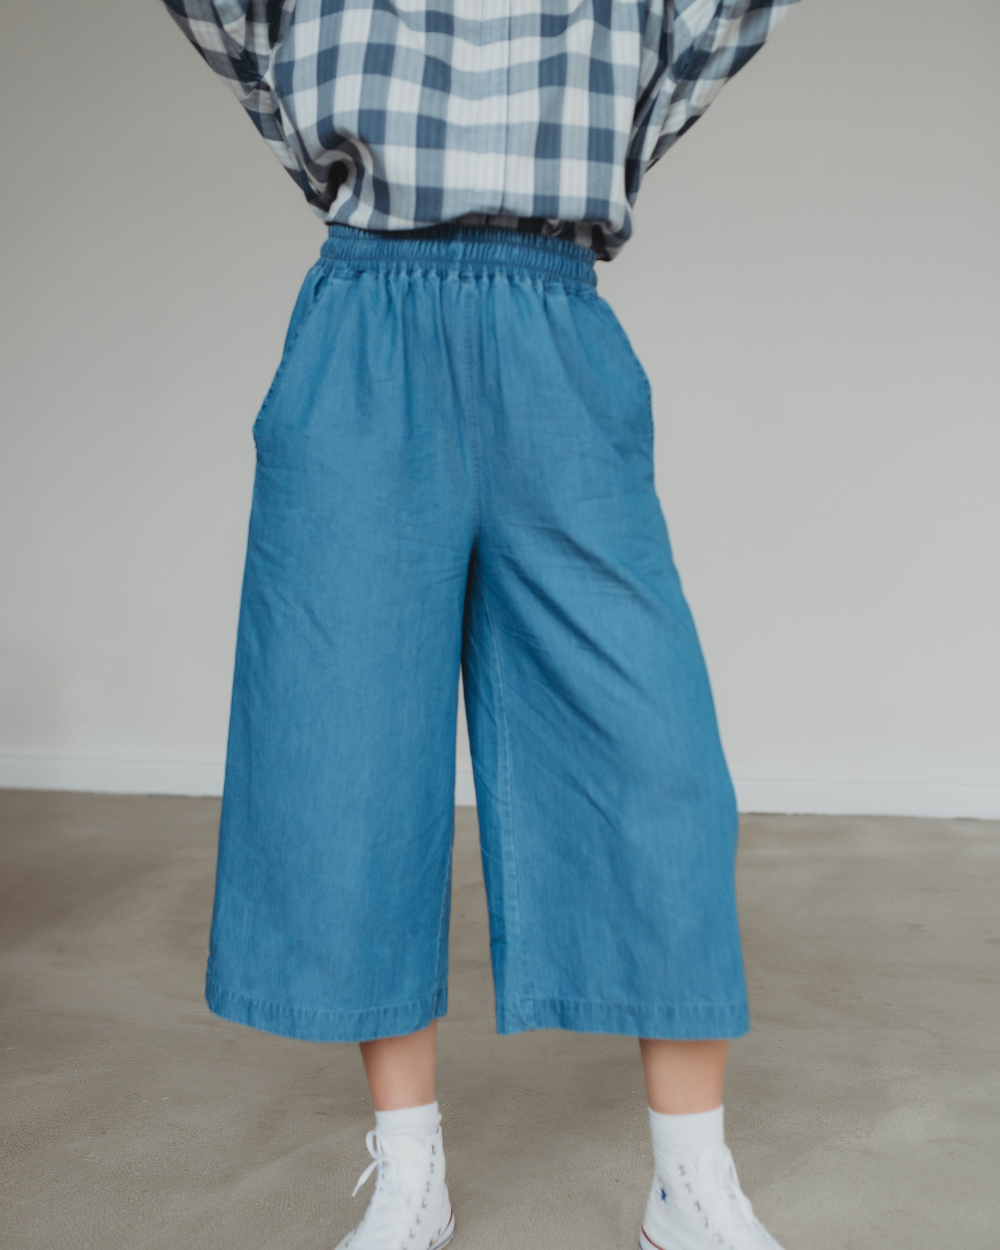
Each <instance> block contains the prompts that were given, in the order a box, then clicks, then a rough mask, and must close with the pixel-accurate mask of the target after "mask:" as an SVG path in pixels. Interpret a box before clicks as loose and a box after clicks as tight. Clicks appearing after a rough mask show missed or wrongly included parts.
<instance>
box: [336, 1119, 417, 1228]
mask: <svg viewBox="0 0 1000 1250" xmlns="http://www.w3.org/2000/svg"><path fill="white" fill-rule="evenodd" d="M365 1145H366V1146H367V1147H368V1153H369V1154H370V1155H371V1156H372V1161H371V1163H369V1164H368V1166H367V1167H366V1168H365V1170H364V1171H363V1172H362V1173H361V1175H360V1176H359V1177H358V1181H357V1184H356V1185H355V1186H354V1189H353V1190H352V1191H351V1197H352V1198H353V1197H354V1195H355V1194H356V1193H357V1192H358V1190H359V1189H360V1188H361V1186H362V1185H363V1184H364V1183H365V1181H366V1180H367V1179H368V1178H369V1176H371V1174H372V1173H373V1172H374V1173H375V1191H374V1193H373V1194H372V1196H371V1200H370V1201H369V1203H368V1209H367V1211H365V1214H364V1216H363V1217H362V1220H361V1223H360V1224H359V1225H358V1226H357V1229H356V1230H355V1234H356V1235H358V1234H361V1232H362V1230H364V1242H365V1244H366V1245H373V1246H374V1245H378V1246H384V1247H385V1248H386V1250H408V1245H407V1243H408V1240H411V1239H412V1238H414V1237H415V1236H416V1232H417V1227H416V1226H417V1225H419V1224H420V1223H421V1221H422V1209H423V1208H425V1207H426V1206H427V1194H428V1193H429V1192H430V1189H431V1180H430V1173H432V1172H433V1171H434V1163H433V1162H432V1161H430V1160H429V1153H430V1152H429V1151H428V1150H426V1148H425V1151H424V1161H423V1165H422V1166H421V1165H417V1166H416V1167H412V1168H411V1167H402V1166H400V1164H399V1161H398V1160H397V1159H396V1158H395V1157H394V1155H393V1154H392V1152H391V1150H390V1149H388V1148H387V1147H386V1145H385V1144H383V1142H382V1141H381V1140H380V1139H379V1137H378V1134H377V1133H376V1131H375V1130H374V1129H371V1130H369V1132H368V1133H367V1134H366V1135H365ZM406 1213H411V1214H410V1218H409V1220H407V1219H406ZM404 1226H405V1227H404ZM401 1229H403V1234H402V1236H401V1234H400V1230H401Z"/></svg>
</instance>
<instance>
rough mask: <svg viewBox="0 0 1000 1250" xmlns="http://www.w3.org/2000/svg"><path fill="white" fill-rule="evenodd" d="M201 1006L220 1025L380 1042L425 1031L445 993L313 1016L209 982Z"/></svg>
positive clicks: (441, 1010) (444, 1006)
mask: <svg viewBox="0 0 1000 1250" xmlns="http://www.w3.org/2000/svg"><path fill="white" fill-rule="evenodd" d="M205 1001H206V1002H207V1003H208V1006H209V1009H210V1010H211V1011H212V1012H213V1013H214V1014H215V1015H217V1016H221V1017H222V1019H223V1020H232V1021H234V1022H235V1023H236V1024H246V1025H249V1027H250V1028H252V1029H260V1030H262V1031H263V1032H265V1033H277V1034H279V1035H280V1036H281V1037H294V1038H298V1039H299V1040H300V1041H306V1042H371V1041H375V1040H376V1039H378V1038H380V1037H403V1036H405V1035H406V1034H407V1033H415V1032H416V1031H417V1030H418V1029H425V1028H426V1027H427V1026H428V1025H429V1024H430V1023H431V1022H432V1021H433V1020H437V1019H439V1018H440V1017H441V1016H443V1015H444V1014H445V1012H446V1011H447V1010H448V988H447V986H444V985H442V986H440V987H439V988H438V989H437V990H436V991H435V992H434V993H433V994H431V995H430V996H429V997H428V998H419V999H415V1000H414V1001H413V1002H409V1003H397V1004H396V1005H394V1006H392V1007H370V1008H367V1009H365V1010H363V1011H314V1010H307V1009H305V1008H302V1007H292V1006H289V1005H288V1004H285V1003H275V1002H270V1001H269V1000H267V999H263V998H255V997H254V996H253V995H252V994H243V993H241V992H240V991H238V990H232V989H229V988H228V987H226V986H224V985H219V984H218V982H215V981H213V980H212V979H211V978H209V979H208V980H207V981H206V984H205Z"/></svg>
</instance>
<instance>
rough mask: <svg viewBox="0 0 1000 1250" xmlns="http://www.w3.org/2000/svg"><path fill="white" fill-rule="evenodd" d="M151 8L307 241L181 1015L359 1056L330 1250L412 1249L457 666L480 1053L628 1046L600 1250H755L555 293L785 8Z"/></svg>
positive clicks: (270, 423) (639, 594)
mask: <svg viewBox="0 0 1000 1250" xmlns="http://www.w3.org/2000/svg"><path fill="white" fill-rule="evenodd" d="M165 3H166V4H167V7H168V8H169V10H170V12H171V14H172V16H173V17H174V18H175V19H176V21H177V22H178V23H179V25H180V26H181V28H182V29H183V31H184V33H185V34H186V35H187V36H188V38H189V39H190V40H191V41H192V42H193V43H194V45H195V47H196V48H197V49H198V50H199V52H200V53H201V54H202V56H203V57H204V59H205V60H206V61H207V62H208V64H209V65H210V67H211V68H212V69H213V70H214V71H216V73H218V74H219V75H220V76H221V77H222V78H223V79H224V80H225V81H226V82H227V83H228V84H229V85H230V86H231V87H232V88H233V89H234V90H235V92H236V94H237V95H238V97H239V99H240V101H241V102H242V104H243V106H244V108H245V109H246V110H247V112H248V113H249V115H250V117H251V118H252V120H253V121H254V123H255V124H256V126H257V127H258V129H259V131H260V133H261V135H262V136H263V137H264V139H265V140H266V141H267V142H268V144H269V145H270V146H271V148H272V149H273V151H274V152H275V154H276V155H277V156H278V158H279V159H280V160H281V162H282V163H283V164H284V166H285V168H286V169H287V170H288V172H289V173H290V174H291V176H292V177H293V178H294V180H295V181H296V183H297V184H298V186H299V187H300V188H301V190H302V191H303V193H304V194H305V197H306V199H307V201H308V202H309V203H310V205H311V206H312V207H313V209H314V210H315V211H316V212H317V213H318V214H319V216H320V217H321V218H322V220H323V221H324V222H325V223H326V225H327V238H326V241H325V242H324V244H323V246H322V249H321V252H320V257H319V259H318V261H317V262H316V264H315V265H314V266H313V268H312V269H311V270H310V271H309V273H308V275H307V276H306V278H305V281H304V283H303V285H302V288H301V291H300V294H299V297H298V300H297V302H296V304H295V308H294V310H293V312H292V316H291V322H290V325H289V329H288V333H287V336H286V339H285V346H284V351H283V354H282V358H281V362H280V364H279V366H278V370H277V373H276V374H275V377H274V381H273V383H272V386H271V389H270V391H269V393H268V395H267V397H266V398H265V400H264V403H263V406H262V408H261V410H260V413H259V414H258V417H257V420H256V423H255V425H254V437H255V440H256V448H257V468H256V477H255V482H254V492H253V502H252V509H251V517H250V527H249V537H248V545H247V557H246V566H245V572H244V580H243V588H242V598H241V605H240V615H239V625H238V634H237V653H236V664H235V673H234V679H233V696H232V708H231V718H230V728H229V740H228V754H227V763H226V777H225V788H224V795H223V809H222V817H221V826H220V840H219V859H218V872H217V878H216V894H215V907H214V914H213V921H212V933H211V945H210V954H209V963H208V970H207V991H206V994H207V1000H208V1004H209V1006H210V1007H211V1009H212V1010H213V1011H214V1012H216V1013H217V1014H219V1015H220V1016H222V1017H224V1018H226V1019H229V1020H234V1021H240V1022H242V1023H244V1024H247V1025H250V1026H253V1027H255V1028H258V1029H264V1030H268V1031H270V1032H273V1033H277V1034H283V1035H286V1036H289V1037H296V1038H306V1039H313V1040H320V1041H339V1042H358V1043H360V1045H361V1053H362V1057H363V1060H364V1066H365V1071H366V1073H367V1078H368V1082H369V1086H370V1089H371V1094H372V1099H373V1102H374V1107H375V1120H376V1124H375V1128H374V1129H373V1130H372V1131H371V1132H369V1134H368V1137H367V1143H368V1149H369V1152H370V1153H371V1155H372V1163H371V1165H370V1166H369V1168H368V1169H367V1170H366V1171H365V1172H364V1173H363V1174H362V1178H361V1181H359V1185H360V1184H361V1182H362V1181H364V1180H365V1179H366V1178H367V1177H368V1176H369V1175H370V1174H371V1172H373V1171H374V1172H375V1174H376V1179H375V1190H374V1194H373V1196H372V1198H371V1200H370V1202H369V1205H368V1208H367V1212H366V1214H365V1216H364V1218H363V1219H362V1220H361V1222H360V1224H359V1225H358V1226H357V1227H356V1228H355V1229H354V1230H353V1232H351V1233H349V1234H348V1235H347V1236H346V1237H345V1238H344V1240H343V1241H342V1242H341V1243H340V1246H341V1250H344V1248H345V1247H351V1250H397V1248H399V1250H439V1247H441V1246H443V1245H444V1244H445V1243H446V1242H447V1241H448V1240H449V1239H450V1238H451V1236H452V1235H453V1233H454V1229H455V1221H454V1214H453V1212H452V1209H451V1205H450V1201H449V1197H448V1190H447V1185H446V1182H445V1156H444V1150H443V1144H442V1136H441V1124H440V1120H441V1117H440V1113H439V1110H438V1106H437V1103H436V1101H435V1089H434V1068H435V1060H434V1056H435V1037H436V1022H437V1020H438V1019H439V1018H440V1017H441V1016H443V1015H444V1014H445V1011H446V1007H447V935H448V919H449V899H450V873H451V867H450V865H451V846H452V838H453V827H454V826H453V822H454V767H455V732H456V716H457V699H458V679H459V672H460V670H461V674H462V676H463V680H464V691H465V700H466V708H467V715H468V723H469V733H470V742H471V747H472V754H473V764H474V771H475V784H476V794H477V806H478V814H479V822H480V839H481V850H482V860H483V869H484V876H485V881H486V888H487V896H488V907H489V924H490V949H491V958H492V968H493V974H494V984H495V993H496V1013H497V1029H498V1031H499V1032H500V1033H517V1032H519V1031H522V1030H526V1029H539V1028H557V1029H571V1030H581V1031H590V1032H602V1033H617V1034H623V1035H627V1036H633V1037H637V1038H638V1039H640V1040H639V1046H640V1051H641V1059H642V1064H643V1068H644V1073H645V1080H646V1089H647V1094H648V1102H649V1117H650V1123H651V1128H652V1137H653V1154H654V1177H653V1183H652V1186H651V1190H650V1196H649V1201H648V1204H647V1208H646V1214H645V1217H644V1219H643V1223H642V1226H641V1232H640V1234H639V1236H640V1243H641V1245H642V1246H643V1247H645V1250H681V1248H682V1247H683V1248H685V1250H699V1247H709V1246H711V1247H718V1246H723V1247H728V1248H729V1250H763V1248H764V1247H770V1248H771V1250H776V1248H777V1246H778V1243H777V1242H776V1241H775V1240H774V1239H773V1238H772V1237H771V1236H770V1235H769V1234H768V1233H767V1231H766V1230H765V1229H764V1227H763V1225H762V1224H761V1223H760V1221H759V1220H758V1219H757V1217H756V1216H755V1214H754V1212H753V1208H752V1207H751V1205H750V1203H749V1201H748V1200H747V1198H746V1197H745V1196H744V1194H743V1193H742V1190H741V1188H740V1185H739V1181H738V1179H737V1174H736V1171H735V1168H734V1165H733V1160H732V1156H731V1154H730V1153H729V1150H728V1148H727V1146H726V1144H725V1136H724V1132H723V1107H722V1091H723V1075H724V1070H725V1064H726V1053H727V1043H728V1040H729V1039H731V1038H735V1037H739V1036H741V1035H743V1034H744V1033H746V1031H747V1030H748V1028H749V1022H748V1013H747V1002H746V990H745V983H744V973H743V964H742V955H741V949H740V938H739V929H738V924H737V916H736V905H735V892H734V885H733V867H734V856H735V846H736V832H737V816H736V806H735V800H734V795H733V789H732V785H731V781H730V777H729V773H728V770H727V766H726V763H725V759H724V756H723V752H722V748H721V745H720V741H719V734H718V729H717V725H716V719H715V711H714V707H713V702H712V695H711V691H710V687H709V681H708V676H707V672H706V669H705V665H704V661H703V658H702V654H701V650H700V646H699V642H698V638H697V634H696V632H695V627H694V624H693V622H692V619H691V615H690V612H689V610H688V607H687V604H686V602H685V599H684V596H683V593H682V590H681V585H680V581H679V578H678V574H677V571H676V568H675V565H674V562H673V558H672V555H671V548H670V543H669V538H668V535H667V531H666V527H665V523H664V520H663V515H662V512H661V509H660V505H659V501H658V498H657V495H656V491H655V486H654V479H653V419H652V400H651V395H650V388H649V382H648V379H647V376H646V374H645V371H644V369H643V367H642V365H641V364H640V362H639V361H638V359H637V357H636V356H635V354H634V352H633V350H632V348H631V345H630V343H629V341H628V338H627V336H626V334H625V332H624V330H623V329H622V327H621V325H620V324H619V322H618V321H617V319H616V317H615V315H614V313H613V312H612V310H611V308H610V306H609V305H608V304H607V303H606V302H605V301H604V300H603V299H602V298H601V297H600V296H598V294H597V292H596V262H597V261H598V260H601V261H605V262H607V261H611V260H612V259H613V258H614V257H615V256H616V255H617V254H618V253H619V252H620V250H621V249H622V247H624V245H625V244H626V242H627V241H628V240H629V238H630V237H631V234H632V231H633V215H632V214H633V206H634V203H635V199H636V195H637V193H638V190H639V185H640V182H641V180H642V178H643V177H644V175H645V173H646V172H647V171H648V170H649V168H650V167H651V166H652V165H653V164H655V163H656V161H658V160H659V159H660V158H661V157H662V156H663V155H664V153H665V152H666V151H667V150H668V149H669V148H670V146H671V145H672V144H673V143H674V142H675V141H676V140H677V139H678V138H679V137H680V136H681V135H682V134H683V133H684V132H685V131H686V130H688V129H689V127H690V126H691V125H692V124H693V123H694V122H695V121H696V120H697V119H698V117H700V116H701V115H702V113H704V111H705V110H706V108H707V107H708V106H709V104H710V103H711V101H712V100H713V98H714V97H715V95H716V93H717V92H718V91H719V89H720V88H721V87H722V86H723V85H724V83H725V82H727V81H728V80H729V79H730V78H731V77H732V76H733V75H734V74H735V73H737V72H738V71H739V69H741V68H742V66H743V65H745V64H746V62H747V61H748V60H749V58H750V57H751V56H752V55H753V54H754V53H755V52H756V51H757V50H758V49H759V48H760V47H761V46H762V45H763V43H764V42H765V40H766V39H767V37H768V36H769V34H770V33H771V31H772V30H773V28H774V26H775V25H776V23H777V22H778V21H779V19H780V18H781V17H783V16H784V14H785V12H786V11H787V9H788V8H789V7H790V5H791V3H793V0H584V2H583V3H581V4H579V5H573V6H570V5H566V4H565V3H563V2H562V0H518V3H515V2H514V0H427V2H426V3H422V2H418V0H165ZM668 238H669V236H668ZM261 243H262V245H264V244H265V243H266V239H262V240H261ZM667 245H668V246H669V245H670V244H669V243H668V244H667Z"/></svg>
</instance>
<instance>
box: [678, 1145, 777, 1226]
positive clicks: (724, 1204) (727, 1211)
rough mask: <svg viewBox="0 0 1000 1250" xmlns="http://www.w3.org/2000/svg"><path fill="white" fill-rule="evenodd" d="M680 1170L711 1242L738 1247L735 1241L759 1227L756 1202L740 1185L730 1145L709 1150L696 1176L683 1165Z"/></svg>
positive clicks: (699, 1163) (702, 1158)
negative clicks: (754, 1202)
mask: <svg viewBox="0 0 1000 1250" xmlns="http://www.w3.org/2000/svg"><path fill="white" fill-rule="evenodd" d="M677 1171H678V1175H679V1177H680V1178H681V1183H682V1184H683V1186H684V1188H685V1189H686V1190H687V1192H688V1194H689V1195H690V1201H691V1205H692V1206H693V1207H694V1209H695V1211H696V1212H697V1214H698V1216H699V1217H700V1219H701V1222H702V1223H703V1224H704V1226H705V1230H706V1232H707V1233H708V1236H709V1239H710V1241H711V1242H712V1243H714V1244H715V1245H718V1246H722V1247H725V1250H735V1247H734V1242H740V1241H742V1240H743V1236H742V1235H745V1234H746V1232H747V1230H748V1229H752V1230H753V1231H754V1232H755V1233H756V1232H757V1231H758V1230H759V1229H760V1227H761V1226H760V1221H759V1220H758V1219H757V1216H756V1215H755V1214H754V1209H753V1204H752V1203H751V1201H750V1199H749V1198H748V1197H747V1196H746V1194H745V1193H744V1192H743V1190H742V1189H741V1187H740V1182H739V1177H738V1176H737V1174H736V1164H735V1163H734V1162H733V1156H732V1154H731V1153H730V1151H729V1147H728V1146H719V1147H715V1148H714V1149H712V1150H710V1151H706V1152H705V1154H703V1155H702V1156H701V1159H700V1160H699V1162H698V1166H697V1168H696V1169H695V1173H694V1175H693V1176H692V1175H691V1174H690V1173H689V1172H688V1169H687V1168H686V1167H685V1166H684V1165H683V1164H680V1165H678V1169H677Z"/></svg>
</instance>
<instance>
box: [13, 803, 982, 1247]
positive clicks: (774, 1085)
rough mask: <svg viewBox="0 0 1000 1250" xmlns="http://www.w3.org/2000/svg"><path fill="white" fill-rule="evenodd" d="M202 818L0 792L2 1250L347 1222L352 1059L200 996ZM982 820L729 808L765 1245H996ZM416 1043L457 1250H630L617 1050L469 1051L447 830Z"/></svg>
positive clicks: (358, 1124) (627, 1083) (480, 943)
mask: <svg viewBox="0 0 1000 1250" xmlns="http://www.w3.org/2000/svg"><path fill="white" fill-rule="evenodd" d="M217 816H218V804H217V803H216V802H214V801H211V800H195V799H174V798H131V797H104V796H96V795H72V794H41V793H26V792H18V791H3V792H0V827H2V832H0V854H2V861H0V891H2V897H0V904H2V911H0V932H2V940H3V978H4V979H3V989H2V994H3V998H2V1034H3V1036H2V1040H0V1056H2V1058H3V1062H4V1068H5V1072H4V1078H5V1079H4V1082H3V1103H4V1106H3V1129H2V1133H0V1151H2V1153H3V1157H4V1162H3V1187H2V1200H3V1204H4V1209H3V1212H2V1216H0V1227H2V1233H0V1244H2V1246H3V1248H4V1250H48V1248H49V1247H52V1248H58V1250H71V1248H72V1250H90V1248H94V1250H138V1248H142V1250H154V1248H155V1250H167V1248H168V1247H169V1248H170V1250H195V1248H197V1250H293V1248H294V1250H330V1248H331V1247H333V1246H334V1245H335V1244H336V1242H337V1241H338V1240H339V1238H340V1236H341V1235H342V1234H343V1233H344V1232H346V1231H347V1229H348V1228H349V1227H350V1226H351V1225H352V1223H353V1222H354V1221H355V1220H356V1219H357V1218H358V1217H359V1215H360V1214H361V1211H362V1210H363V1207H364V1203H365V1201H366V1195H367V1189H366V1190H365V1191H363V1193H362V1194H361V1195H359V1196H358V1197H357V1198H356V1199H354V1200H353V1201H352V1199H351V1197H350V1192H351V1188H352V1186H353V1184H354V1181H355V1179H356V1177H357V1176H358V1174H359V1172H360V1171H361V1169H362V1167H363V1166H364V1165H365V1164H366V1162H367V1161H368V1156H367V1154H366V1152H365V1148H364V1141H363V1137H364V1132H365V1130H366V1129H367V1128H368V1127H369V1125H370V1122H371V1121H370V1114H369V1110H368V1104H367V1098H366V1092H365V1085H364V1078H363V1073H362V1069H361V1064H360V1060H359V1058H358V1055H357V1052H356V1048H354V1047H350V1046H331V1045H322V1044H313V1043H304V1042H293V1041H288V1040H285V1039H281V1038H275V1037H270V1036H266V1035H263V1034H259V1033H255V1032H252V1031H251V1030H249V1029H245V1028H242V1027H240V1026H238V1025H232V1024H227V1023H224V1022H222V1021H220V1020H216V1019H214V1018H213V1017H212V1016H210V1015H209V1013H208V1011H207V1010H206V1009H205V1007H204V1006H203V1004H202V999H201V985H202V969H203V961H204V956H205V944H206V935H207V925H208V920H209V910H210V906H211V896H212V869H213V854H214V837H215V827H216V821H217ZM998 887H1000V825H998V824H988V823H982V822H974V821H920V820H902V819H858V818H854V819H840V818H815V817H813V818H801V817H753V818H750V819H748V820H746V821H745V822H744V828H743V834H742V843H741V852H740V865H739V888H740V900H741V909H742V921H743V929H744V939H745V945H746V959H747V969H748V975H749V980H750V988H751V1009H752V1013H753V1023H754V1027H753V1031H752V1033H751V1034H750V1036H749V1037H747V1038H745V1039H743V1040H741V1041H739V1042H737V1043H736V1044H735V1045H734V1046H733V1051H732V1060H731V1066H730V1075H729V1080H728V1084H727V1091H726V1108H727V1124H728V1129H729V1137H730V1142H731V1144H732V1146H733V1150H734V1154H735V1156H736V1161H737V1165H738V1167H739V1169H740V1172H741V1176H742V1179H743V1185H744V1188H745V1189H746V1191H747V1192H748V1193H749V1194H750V1195H751V1197H752V1198H753V1199H754V1202H755V1204H756V1206H757V1208H758V1210H759V1211H760V1212H761V1214H762V1215H763V1217H764V1218H765V1220H766V1222H767V1223H768V1225H769V1226H770V1227H771V1229H772V1231H773V1232H774V1233H775V1235H776V1236H778V1238H779V1239H780V1240H781V1241H782V1242H783V1243H784V1244H785V1245H786V1246H787V1250H853V1248H855V1247H857V1248H859V1250H860V1248H862V1247H865V1248H867V1247H877V1248H878V1250H904V1248H905V1250H952V1248H953V1247H954V1248H958V1247H961V1250H997V1248H998V1247H1000V1185H998V1177H1000V1129H998V1102H1000V1098H998V1093H1000V1091H998V1080H997V1059H998V1053H997V1052H998V1042H1000V995H998V959H1000V912H998V906H997V903H998ZM452 969H453V972H452V982H451V984H452V1006H451V1010H450V1012H449V1015H448V1017H447V1019H446V1021H445V1022H444V1023H443V1026H442V1028H441V1035H440V1036H441V1049H440V1054H441V1059H440V1080H439V1098H440V1101H441V1104H442V1108H443V1110H444V1113H445V1116H446V1122H445V1133H446V1137H445V1142H446V1146H447V1149H448V1168H449V1181H450V1185H451V1190H452V1196H453V1200H454V1203H455V1208H456V1214H457V1220H458V1235H457V1238H456V1241H455V1246H456V1250H487V1248H489V1250H515V1248H517V1250H520V1248H522V1247H523V1248H524V1250H528V1248H529V1247H530V1248H531V1250H536V1248H537V1247H540V1246H544V1247H545V1248H546V1250H571V1248H572V1250H591V1248H595V1250H596V1248H598V1247H600V1248H601V1250H619V1248H621V1250H625V1248H628V1250H634V1247H635V1245H636V1229H637V1224H638V1220H639V1216H640V1211H641V1208H642V1205H643V1201H644V1198H645V1193H646V1189H647V1185H648V1181H649V1175H650V1156H649V1148H648V1143H647V1130H646V1124H645V1118H644V1117H645V1103H644V1099H643V1092H642V1083H641V1077H640V1070H639V1065H638V1058H637V1049H636V1046H635V1043H634V1042H632V1041H630V1040H628V1039H625V1038H615V1037H592V1036H583V1035H567V1034H560V1033H556V1032H542V1033H534V1034H523V1035H520V1036H517V1037H510V1038H498V1037H497V1036H496V1035H495V1034H494V1032H493V1017H492V998H491V987H490V980H489V965H488V950H487V940H486V916H485V910H484V901H483V889H482V882H481V878H480V874H479V867H478V863H477V853H476V843H475V819H474V813H473V812H472V811H471V810H466V809H460V811H459V815H458V833H457V840H456V877H455V908H454V923H453V928H452Z"/></svg>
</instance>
